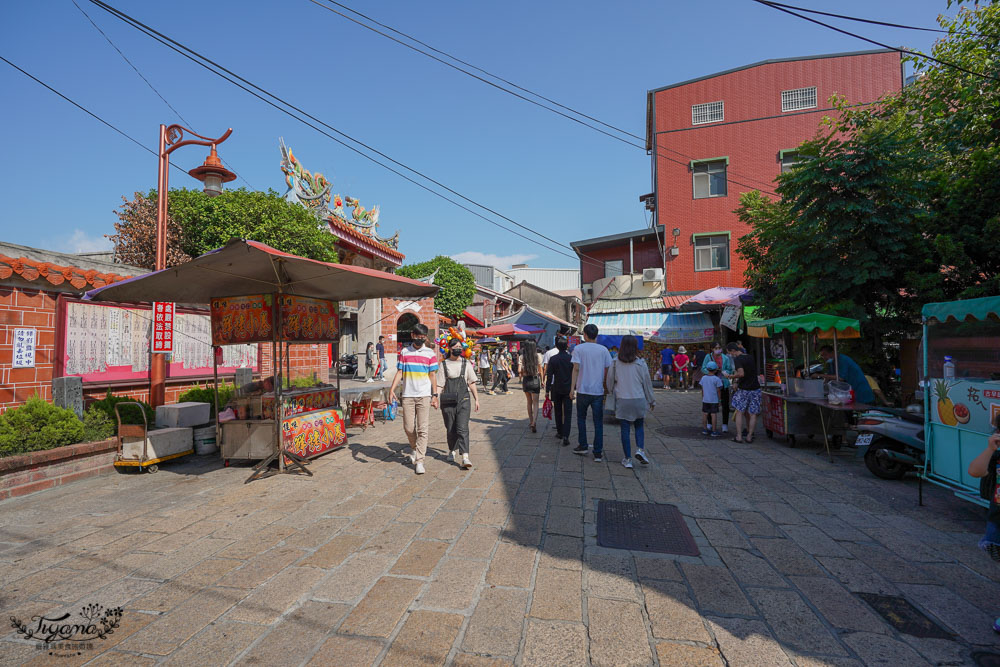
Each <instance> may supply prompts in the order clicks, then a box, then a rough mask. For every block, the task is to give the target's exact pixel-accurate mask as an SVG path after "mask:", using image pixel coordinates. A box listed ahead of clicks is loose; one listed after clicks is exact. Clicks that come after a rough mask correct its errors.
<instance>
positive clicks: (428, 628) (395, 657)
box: [380, 611, 465, 667]
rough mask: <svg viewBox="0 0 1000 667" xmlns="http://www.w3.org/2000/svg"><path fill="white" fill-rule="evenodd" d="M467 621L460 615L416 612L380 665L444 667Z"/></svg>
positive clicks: (408, 620) (384, 666)
mask: <svg viewBox="0 0 1000 667" xmlns="http://www.w3.org/2000/svg"><path fill="white" fill-rule="evenodd" d="M464 620H465V617H463V616H460V615H458V614H444V613H441V612H436V611H414V612H413V613H411V614H410V616H409V618H407V619H406V622H405V623H403V627H402V629H401V630H400V631H399V634H398V635H396V639H395V641H393V642H392V646H390V647H389V653H388V654H386V656H385V658H384V659H383V660H382V662H381V663H380V664H381V665H382V667H395V666H397V665H398V666H400V667H406V666H408V665H444V664H445V660H446V659H447V657H448V653H450V652H451V647H452V644H454V643H455V638H456V637H458V631H459V630H460V629H461V627H462V622H463V621H464Z"/></svg>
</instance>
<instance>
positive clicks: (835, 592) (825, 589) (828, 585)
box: [790, 577, 889, 633]
mask: <svg viewBox="0 0 1000 667" xmlns="http://www.w3.org/2000/svg"><path fill="white" fill-rule="evenodd" d="M790 579H791V581H792V583H793V584H795V586H796V587H797V588H798V589H799V590H800V591H802V593H803V594H804V595H805V596H806V598H807V599H808V600H809V601H810V602H811V603H812V604H813V606H815V607H816V609H818V610H819V613H821V614H822V615H823V617H824V618H825V619H826V620H827V621H828V622H829V623H830V625H832V626H833V627H835V628H842V629H844V630H857V631H861V632H882V633H888V632H889V628H888V626H887V625H885V623H884V622H883V621H882V619H880V618H879V617H878V616H876V615H875V614H874V613H873V612H872V611H871V609H870V608H869V607H868V605H866V604H864V603H863V602H861V601H860V600H859V599H858V598H857V597H855V596H854V595H851V594H850V593H849V592H847V591H846V590H845V589H844V588H843V587H841V586H840V585H839V584H838V583H837V582H836V581H832V580H831V579H829V578H827V577H790Z"/></svg>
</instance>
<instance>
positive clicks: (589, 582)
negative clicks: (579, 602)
mask: <svg viewBox="0 0 1000 667" xmlns="http://www.w3.org/2000/svg"><path fill="white" fill-rule="evenodd" d="M586 565H587V567H586V570H585V576H586V579H585V581H586V590H587V594H588V595H591V596H596V597H604V598H619V599H622V600H636V601H638V599H639V597H638V594H637V592H636V575H635V571H634V570H633V566H632V557H631V556H628V555H625V556H609V555H605V554H591V555H589V556H587V562H586Z"/></svg>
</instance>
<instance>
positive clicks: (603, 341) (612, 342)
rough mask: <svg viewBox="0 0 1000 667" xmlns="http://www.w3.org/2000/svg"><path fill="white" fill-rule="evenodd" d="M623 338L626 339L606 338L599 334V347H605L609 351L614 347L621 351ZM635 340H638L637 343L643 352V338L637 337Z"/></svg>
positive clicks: (617, 337)
mask: <svg viewBox="0 0 1000 667" xmlns="http://www.w3.org/2000/svg"><path fill="white" fill-rule="evenodd" d="M622 338H624V336H604V335H602V334H598V335H597V344H598V345H603V346H604V347H606V348H608V349H609V350H610V349H611V348H613V347H617V348H618V349H621V347H622ZM635 339H636V343H638V345H639V349H640V350H641V349H642V348H643V342H642V336H636V337H635Z"/></svg>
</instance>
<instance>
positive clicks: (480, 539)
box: [450, 524, 501, 558]
mask: <svg viewBox="0 0 1000 667" xmlns="http://www.w3.org/2000/svg"><path fill="white" fill-rule="evenodd" d="M500 533H501V529H500V528H496V527H494V526H481V525H477V524H471V525H470V526H468V527H467V528H466V529H465V531H464V532H463V533H462V536H461V537H459V538H458V540H457V541H456V542H455V546H454V547H452V549H451V552H450V555H452V556H459V557H461V558H489V557H490V556H491V555H492V554H493V549H494V548H495V547H496V544H497V542H499V541H500Z"/></svg>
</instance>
